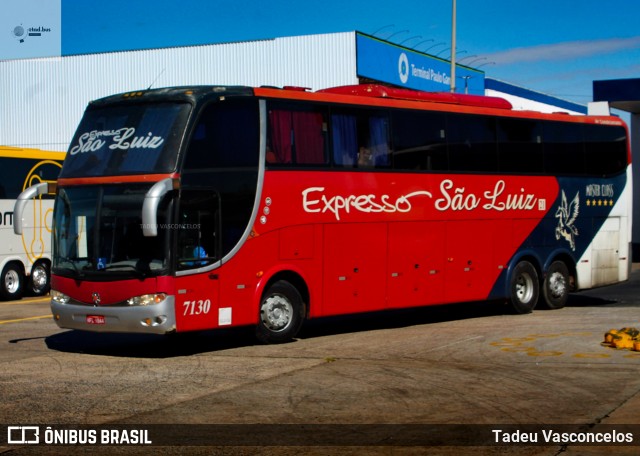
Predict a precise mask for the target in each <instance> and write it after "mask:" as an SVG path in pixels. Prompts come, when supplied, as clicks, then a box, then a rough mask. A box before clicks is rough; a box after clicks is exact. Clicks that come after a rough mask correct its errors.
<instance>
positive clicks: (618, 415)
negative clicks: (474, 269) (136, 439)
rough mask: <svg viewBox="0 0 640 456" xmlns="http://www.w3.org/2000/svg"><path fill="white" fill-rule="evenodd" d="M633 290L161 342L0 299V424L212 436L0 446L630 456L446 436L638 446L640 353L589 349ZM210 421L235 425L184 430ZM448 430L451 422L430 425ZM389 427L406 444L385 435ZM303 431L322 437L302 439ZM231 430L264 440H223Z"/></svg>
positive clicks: (639, 301)
mask: <svg viewBox="0 0 640 456" xmlns="http://www.w3.org/2000/svg"><path fill="white" fill-rule="evenodd" d="M639 287H640V271H636V272H634V273H633V277H632V280H631V281H630V282H629V283H627V284H624V285H619V286H616V287H609V288H602V289H599V290H594V291H591V292H588V293H582V294H577V295H575V296H573V297H572V298H571V299H570V302H569V305H568V306H567V307H566V308H564V309H561V310H557V311H535V312H534V313H533V314H531V315H524V316H522V315H509V314H507V313H505V310H506V309H505V308H504V307H503V306H502V305H500V304H497V303H495V304H487V303H482V304H465V305H456V306H447V307H433V308H426V309H417V310H409V311H401V312H393V313H383V314H375V315H364V316H358V317H347V318H332V319H324V320H322V321H317V322H313V323H311V324H309V325H307V326H306V327H305V329H304V330H303V333H302V335H301V338H300V339H299V340H297V341H295V342H293V343H290V344H284V345H276V346H263V345H256V344H255V342H254V340H253V338H252V337H251V336H250V332H249V331H247V330H244V329H240V330H227V331H221V332H207V333H199V334H193V335H186V336H182V337H169V338H165V337H156V336H153V337H147V336H131V335H128V336H122V335H94V334H90V333H81V332H77V331H66V330H60V329H58V328H57V326H55V324H54V323H53V322H52V321H51V319H50V318H49V316H48V312H49V311H48V303H47V302H46V301H44V300H33V299H32V300H23V301H21V302H19V303H16V302H12V303H0V423H5V425H4V426H3V427H4V428H6V427H7V426H11V425H17V424H36V425H40V426H41V427H42V429H45V428H46V425H55V426H61V425H69V426H71V427H73V426H76V427H78V426H87V427H89V428H91V427H92V426H93V427H95V428H96V429H100V428H101V427H104V426H106V427H113V426H115V425H116V424H123V425H126V424H129V425H132V426H134V427H135V426H139V427H141V428H145V429H151V431H152V432H153V433H155V434H154V438H155V439H156V442H157V441H158V439H160V440H162V437H163V436H162V435H159V434H158V433H160V434H162V433H166V435H165V437H166V436H167V435H169V434H170V431H171V430H172V429H174V431H175V432H176V433H177V435H178V437H180V433H184V432H187V433H189V432H192V433H193V435H194V436H196V435H197V434H198V433H199V432H203V433H205V434H206V433H207V432H209V433H210V434H211V433H213V434H215V433H221V437H217V438H211V439H212V440H210V442H209V444H210V445H212V444H217V443H220V445H218V446H210V447H202V446H183V447H167V446H162V447H158V446H155V447H146V448H145V447H133V446H129V447H124V446H120V447H87V446H85V447H80V448H77V447H76V448H73V447H71V448H70V447H47V446H44V445H40V446H27V445H23V446H21V445H5V446H4V447H3V446H0V453H2V452H3V451H4V452H6V453H7V454H11V455H30V454H69V453H70V452H71V453H73V454H107V453H108V454H149V453H161V454H229V455H232V454H233V455H236V454H247V455H248V454H263V455H272V454H273V455H275V454H278V455H280V454H285V455H287V454H300V453H305V454H347V455H349V454H354V455H355V454H384V455H387V454H389V455H390V454H393V455H396V454H403V455H404V454H446V455H450V454H451V455H453V454H456V455H457V454H472V453H473V454H509V455H511V454H513V455H516V454H518V455H519V454H532V455H556V454H560V453H562V454H563V455H564V454H567V455H591V454H593V455H599V454H604V452H609V453H613V454H638V453H640V451H638V450H640V447H638V446H617V447H614V448H610V449H606V448H603V447H597V448H593V447H584V446H579V445H572V444H569V445H564V444H561V443H560V444H554V445H550V446H524V445H500V446H481V447H470V446H456V445H458V444H462V443H464V442H466V441H468V440H469V439H470V440H471V441H472V442H474V441H476V440H474V439H475V436H474V435H472V434H474V433H476V434H481V435H486V434H488V435H489V436H493V434H492V433H491V431H492V429H500V428H505V429H510V430H512V431H516V430H521V431H523V432H525V431H535V432H541V431H542V429H548V428H549V427H552V428H554V429H560V430H562V429H565V428H564V427H563V426H565V425H571V427H570V429H575V428H576V427H577V426H582V427H581V429H585V430H588V431H589V432H591V431H593V430H598V429H603V430H604V431H606V432H610V431H611V430H612V429H614V428H615V429H625V428H623V427H621V425H634V426H633V427H631V428H628V429H630V431H629V432H632V433H633V434H634V439H635V442H638V441H640V413H638V410H639V408H640V394H639V392H640V375H639V373H640V352H631V351H627V350H614V349H611V348H607V347H603V346H602V345H601V344H600V342H601V341H602V338H603V335H604V333H605V332H606V331H607V330H609V329H611V328H622V327H625V326H636V327H639V328H640V312H639V310H640V295H639V294H638V289H639ZM220 424H230V425H236V426H232V427H229V428H221V427H220V426H213V427H199V426H198V425H203V426H204V425H220ZM453 424H455V425H458V424H461V425H464V426H463V427H462V428H449V427H444V426H442V425H453ZM161 425H165V426H161ZM167 425H168V426H167ZM182 425H189V426H184V427H183V426H182ZM268 425H275V426H274V427H268ZM366 425H381V426H379V427H375V426H366ZM393 425H401V426H393ZM412 425H417V426H413V427H412ZM55 426H54V427H55ZM158 426H160V427H158ZM176 426H177V427H176ZM598 426H601V428H598ZM190 429H191V431H190ZM434 429H435V430H434ZM2 432H5V431H4V430H2ZM411 432H414V434H413V437H416V436H417V440H416V441H417V442H419V443H420V442H424V440H425V439H426V438H431V437H430V436H432V435H433V433H435V434H437V435H440V436H441V440H442V441H441V442H440V443H447V442H450V443H451V444H452V445H451V446H445V445H430V446H428V447H425V446H415V445H408V443H411V442H410V441H409V440H410V439H411V436H412V434H411ZM394 433H395V434H394ZM430 433H431V434H430ZM388 434H391V435H392V437H393V436H395V437H397V438H399V439H400V441H401V443H404V444H407V445H404V446H393V445H388V443H389V440H388V437H389V435H388ZM305 436H307V437H305ZM314 436H315V437H317V436H321V437H322V438H320V439H318V440H314V441H304V439H305V438H309V439H311V438H312V437H314ZM354 436H355V437H354ZM425 436H426V437H425ZM2 437H4V436H2V435H0V438H2ZM183 437H184V436H183ZM167 438H168V437H167ZM194 438H195V437H194ZM234 438H246V440H245V441H246V442H248V443H252V444H255V443H257V442H259V443H268V446H260V445H255V446H227V444H228V443H229V442H233V441H234V440H233V439H234ZM301 438H302V439H303V441H302V442H301V441H300V439H301ZM216 439H218V440H216ZM225 439H227V440H226V441H225ZM263 439H264V440H263ZM359 439H360V440H359ZM376 439H378V440H376ZM385 439H387V440H385ZM2 441H3V440H0V442H2ZM279 442H282V443H283V444H284V445H285V446H273V445H278V444H279ZM361 442H366V443H367V445H366V446H362V445H360V446H358V444H360V443H361ZM376 442H378V443H382V445H377V446H376V444H375V443H376ZM310 443H314V444H315V443H318V444H322V445H324V446H316V445H314V446H310ZM338 444H342V446H336V445H338ZM291 445H297V446H291ZM636 445H637V443H636ZM74 451H75V453H74ZM3 454H4V453H3Z"/></svg>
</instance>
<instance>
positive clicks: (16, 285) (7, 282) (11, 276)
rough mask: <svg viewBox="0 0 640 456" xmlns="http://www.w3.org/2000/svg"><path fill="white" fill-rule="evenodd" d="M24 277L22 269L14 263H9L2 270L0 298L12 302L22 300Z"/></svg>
mask: <svg viewBox="0 0 640 456" xmlns="http://www.w3.org/2000/svg"><path fill="white" fill-rule="evenodd" d="M23 287H24V275H23V274H22V269H21V268H20V267H19V266H17V265H16V264H15V263H9V264H8V265H6V266H5V267H4V269H3V270H2V275H1V276H0V298H1V299H3V300H6V301H13V300H15V299H20V298H22V291H23Z"/></svg>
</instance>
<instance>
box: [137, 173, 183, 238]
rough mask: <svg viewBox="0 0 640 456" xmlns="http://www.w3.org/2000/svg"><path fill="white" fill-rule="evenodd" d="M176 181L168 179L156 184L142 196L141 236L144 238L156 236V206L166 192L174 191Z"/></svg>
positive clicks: (176, 184)
mask: <svg viewBox="0 0 640 456" xmlns="http://www.w3.org/2000/svg"><path fill="white" fill-rule="evenodd" d="M177 186H178V181H177V180H173V179H172V178H170V177H167V178H165V179H162V180H161V181H158V182H156V183H155V184H153V186H152V187H151V188H150V189H149V191H148V192H147V194H146V195H144V202H143V203H142V234H143V235H144V236H146V237H153V236H157V235H158V206H159V205H160V201H162V197H163V196H164V195H166V194H167V192H169V191H171V190H174V189H176V188H177Z"/></svg>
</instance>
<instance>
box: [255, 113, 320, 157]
mask: <svg viewBox="0 0 640 456" xmlns="http://www.w3.org/2000/svg"><path fill="white" fill-rule="evenodd" d="M275 107H276V108H279V107H278V106H277V105H276V106H275ZM326 130H327V128H326V122H325V121H324V116H323V113H322V112H320V111H313V110H311V111H306V110H299V109H295V108H290V107H288V106H283V109H275V108H274V109H270V110H269V131H268V141H267V144H268V145H267V154H266V161H267V163H269V164H298V165H322V164H325V163H326V162H327V160H326V154H325V150H326V147H325V136H326Z"/></svg>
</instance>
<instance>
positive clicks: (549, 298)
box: [542, 261, 570, 309]
mask: <svg viewBox="0 0 640 456" xmlns="http://www.w3.org/2000/svg"><path fill="white" fill-rule="evenodd" d="M569 288H570V286H569V269H567V265H566V264H564V263H563V262H562V261H554V262H553V263H551V266H549V270H548V271H547V275H546V276H545V278H544V283H543V284H542V295H543V296H544V304H545V306H546V307H547V308H548V309H562V308H563V307H564V305H565V304H566V302H567V298H568V297H569Z"/></svg>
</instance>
